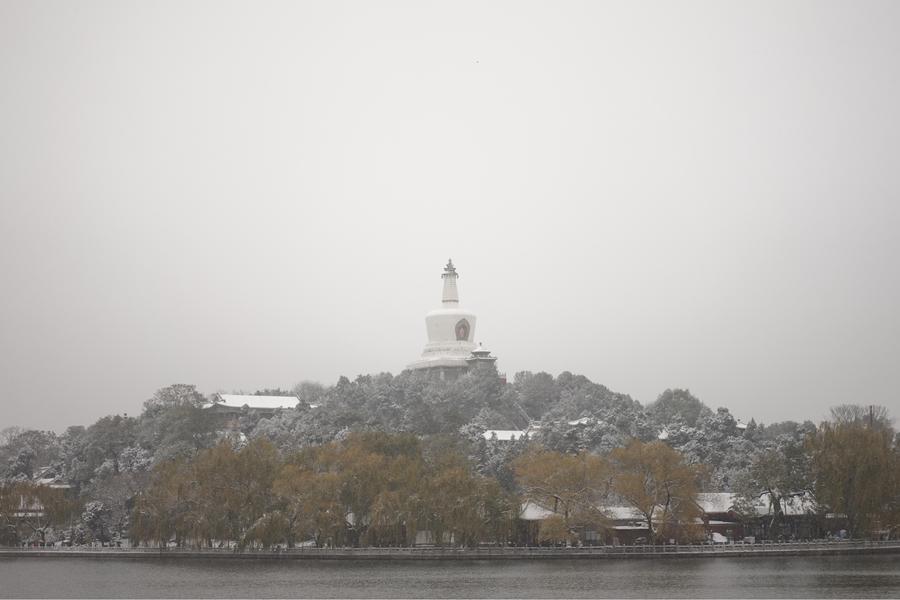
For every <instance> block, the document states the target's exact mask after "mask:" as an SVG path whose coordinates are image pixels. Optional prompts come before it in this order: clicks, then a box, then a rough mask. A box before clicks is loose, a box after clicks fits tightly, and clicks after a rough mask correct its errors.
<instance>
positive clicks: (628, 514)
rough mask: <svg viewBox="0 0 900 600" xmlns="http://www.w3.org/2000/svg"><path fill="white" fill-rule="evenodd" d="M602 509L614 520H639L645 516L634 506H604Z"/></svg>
mask: <svg viewBox="0 0 900 600" xmlns="http://www.w3.org/2000/svg"><path fill="white" fill-rule="evenodd" d="M601 510H602V511H603V514H605V515H606V516H607V517H609V518H610V519H612V520H613V521H637V520H642V519H643V518H644V516H643V515H642V514H641V513H639V512H638V511H637V509H636V508H634V507H633V506H604V507H602V508H601Z"/></svg>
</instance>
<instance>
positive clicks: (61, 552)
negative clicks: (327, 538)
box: [0, 540, 900, 560]
mask: <svg viewBox="0 0 900 600" xmlns="http://www.w3.org/2000/svg"><path fill="white" fill-rule="evenodd" d="M894 553H896V554H900V540H890V541H820V542H766V543H756V544H718V545H712V544H709V545H707V544H704V545H690V544H684V545H681V544H672V545H656V546H650V545H643V546H642V545H636V546H582V547H568V548H564V547H540V546H491V547H488V546H482V547H477V548H461V547H439V546H426V547H421V546H417V547H409V548H381V547H364V548H327V547H326V548H316V547H301V548H276V549H247V548H245V549H242V550H240V549H235V548H162V547H146V546H140V547H131V548H109V547H64V546H53V547H43V548H0V558H12V557H29V556H31V557H59V558H65V557H70V558H137V559H140V558H255V559H348V560H367V559H381V560H490V559H503V560H508V559H558V558H564V559H572V558H595V559H601V558H663V557H670V558H692V557H710V558H712V557H724V556H728V557H752V556H826V555H841V554H894Z"/></svg>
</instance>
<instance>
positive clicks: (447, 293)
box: [441, 259, 459, 306]
mask: <svg viewBox="0 0 900 600" xmlns="http://www.w3.org/2000/svg"><path fill="white" fill-rule="evenodd" d="M458 278H459V275H458V274H457V273H456V267H454V266H453V259H447V266H445V267H444V273H443V275H441V279H443V280H444V293H443V295H442V296H441V301H442V302H443V304H444V306H458V305H459V291H458V290H457V289H456V280H457V279H458Z"/></svg>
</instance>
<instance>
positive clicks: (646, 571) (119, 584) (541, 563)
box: [0, 555, 900, 598]
mask: <svg viewBox="0 0 900 600" xmlns="http://www.w3.org/2000/svg"><path fill="white" fill-rule="evenodd" d="M0 597H4V598H9V597H13V598H15V597H67V598H75V597H106V598H109V597H128V598H140V597H156V598H181V597H268V598H285V597H295V598H296V597H301V598H302V597H315V598H335V597H339V598H371V597H375V598H386V597H389V598H411V597H412V598H414V597H441V598H459V597H482V598H484V597H488V598H523V597H524V598H608V597H616V598H643V597H649V598H659V597H681V598H685V597H690V598H696V597H700V598H729V597H730V598H897V597H900V556H897V555H893V556H891V555H881V556H852V557H851V556H830V557H779V558H775V557H758V558H757V557H752V558H713V559H697V558H690V559H624V560H533V561H446V562H435V561H418V562H391V561H331V560H323V561H318V560H282V561H273V560H246V559H244V560H242V559H188V558H183V559H92V558H0Z"/></svg>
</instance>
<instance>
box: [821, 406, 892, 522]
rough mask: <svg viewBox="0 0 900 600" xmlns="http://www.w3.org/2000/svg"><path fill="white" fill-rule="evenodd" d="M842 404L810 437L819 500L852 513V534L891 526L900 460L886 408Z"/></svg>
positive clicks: (838, 509) (840, 512)
mask: <svg viewBox="0 0 900 600" xmlns="http://www.w3.org/2000/svg"><path fill="white" fill-rule="evenodd" d="M875 408H877V407H873V408H872V409H871V410H870V411H866V410H864V409H859V410H851V409H852V407H846V406H844V407H838V409H835V410H833V411H832V420H831V421H826V422H824V423H822V425H821V426H820V427H819V430H818V432H817V434H816V435H815V436H814V437H813V438H811V439H810V440H809V449H810V452H811V454H812V473H813V477H814V478H815V492H816V500H817V501H818V503H819V504H820V505H821V506H823V507H825V508H827V509H829V510H830V512H833V513H839V514H844V515H846V517H847V526H848V533H849V534H850V536H851V537H862V536H865V535H868V534H870V533H872V532H873V531H874V530H875V528H876V527H877V526H881V527H890V526H891V525H894V523H892V522H890V521H891V519H892V518H895V517H894V515H896V504H897V502H898V492H900V482H898V479H900V459H898V453H897V449H896V448H894V447H893V435H894V432H893V430H892V429H891V427H890V426H889V424H888V423H889V420H888V419H887V415H886V411H884V410H883V409H880V410H878V411H877V414H876V410H875Z"/></svg>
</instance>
